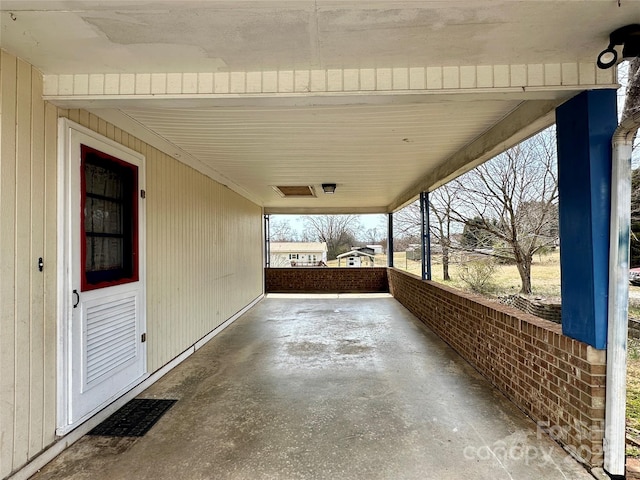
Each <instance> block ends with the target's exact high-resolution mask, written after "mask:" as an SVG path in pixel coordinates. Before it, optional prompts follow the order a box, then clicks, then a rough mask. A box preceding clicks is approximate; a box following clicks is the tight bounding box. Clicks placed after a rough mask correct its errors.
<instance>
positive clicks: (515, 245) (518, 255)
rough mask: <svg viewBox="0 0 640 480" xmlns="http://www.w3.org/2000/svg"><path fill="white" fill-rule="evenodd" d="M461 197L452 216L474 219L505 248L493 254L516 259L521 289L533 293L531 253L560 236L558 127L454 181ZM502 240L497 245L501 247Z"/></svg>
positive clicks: (453, 207)
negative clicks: (558, 218) (558, 230)
mask: <svg viewBox="0 0 640 480" xmlns="http://www.w3.org/2000/svg"><path fill="white" fill-rule="evenodd" d="M454 183H455V185H456V188H457V196H458V198H459V199H460V202H456V203H455V204H454V205H452V209H451V214H450V215H451V218H452V219H453V220H455V221H459V222H461V223H466V222H467V221H469V219H474V226H475V228H480V229H482V230H484V231H486V232H487V233H488V234H489V235H490V236H491V237H492V238H494V239H495V241H496V242H497V243H498V244H500V243H501V244H502V245H503V246H504V247H505V248H503V249H500V248H493V250H492V253H491V255H493V256H495V257H497V258H501V259H505V260H510V261H514V262H515V264H516V266H517V268H518V273H519V274H520V280H521V289H520V291H521V293H526V294H528V293H531V264H532V262H533V255H534V254H535V253H536V252H537V251H538V250H539V249H541V248H542V247H545V246H547V245H550V244H552V243H554V242H555V240H556V235H557V198H558V180H557V159H556V143H555V131H554V129H553V128H550V129H547V130H545V131H543V132H541V133H539V134H538V135H536V136H534V137H532V138H530V139H528V140H526V141H524V142H522V143H520V144H519V145H516V146H515V147H513V148H511V149H509V150H507V151H506V152H504V153H502V154H500V155H498V156H497V157H495V158H494V159H492V160H490V161H488V162H486V163H484V164H483V165H480V166H479V167H477V168H475V169H474V170H472V171H470V172H468V173H466V174H465V175H463V176H462V177H460V178H458V179H457V180H455V181H454ZM499 246H500V245H494V247H499Z"/></svg>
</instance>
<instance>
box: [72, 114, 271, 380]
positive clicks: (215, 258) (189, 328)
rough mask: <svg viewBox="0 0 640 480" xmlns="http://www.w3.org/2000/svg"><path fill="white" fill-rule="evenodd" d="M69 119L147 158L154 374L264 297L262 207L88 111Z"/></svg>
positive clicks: (150, 363)
mask: <svg viewBox="0 0 640 480" xmlns="http://www.w3.org/2000/svg"><path fill="white" fill-rule="evenodd" d="M68 118H69V120H72V121H74V122H77V123H79V124H80V125H83V126H85V127H88V128H90V129H92V130H94V131H96V132H98V133H100V134H101V135H104V136H106V137H107V138H110V139H111V140H114V141H116V142H118V143H121V144H122V145H125V146H127V147H129V148H131V149H132V150H135V151H137V152H140V153H142V154H143V155H144V156H145V157H146V181H147V190H146V199H145V200H143V201H144V202H146V206H147V342H148V345H147V353H148V356H149V361H148V370H149V372H153V371H155V370H157V369H158V368H160V367H162V366H163V365H164V364H166V363H167V362H168V361H169V360H171V359H172V358H174V357H176V356H177V355H178V354H180V353H181V352H183V351H184V350H185V349H186V348H188V347H189V346H191V345H193V344H194V343H195V342H196V341H197V340H198V339H200V338H201V337H203V336H204V335H206V334H207V333H209V332H210V331H211V330H213V329H214V328H215V327H217V326H218V325H220V324H221V323H223V322H224V321H225V320H227V319H228V318H229V317H231V316H233V314H235V313H236V312H238V311H239V310H241V309H242V308H244V307H245V306H246V305H247V304H249V303H250V302H251V301H252V300H254V299H255V298H256V297H258V296H259V295H261V293H262V287H263V283H262V282H263V280H262V278H263V271H262V214H261V208H260V207H259V206H257V205H256V204H254V203H252V202H250V201H249V200H246V199H245V198H243V197H241V196H240V195H238V194H237V193H235V192H233V191H232V190H230V189H228V188H226V187H225V186H223V185H221V184H219V183H218V182H215V181H213V180H211V179H210V178H208V177H206V176H204V175H203V174H201V173H199V172H197V171H196V170H194V169H192V168H191V167H188V166H186V165H183V164H181V163H179V162H178V161H176V160H175V159H174V158H172V157H170V156H169V155H166V154H165V153H163V152H161V151H159V150H157V149H156V148H153V147H151V146H149V145H147V144H146V143H144V142H142V141H140V140H139V139H137V138H135V137H133V136H131V135H129V134H127V133H126V132H124V131H122V130H120V129H119V128H115V127H114V126H113V125H111V124H108V123H107V122H105V121H104V120H102V119H100V118H98V117H97V116H95V115H93V114H89V113H88V112H86V111H85V110H68Z"/></svg>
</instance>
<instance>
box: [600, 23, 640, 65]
mask: <svg viewBox="0 0 640 480" xmlns="http://www.w3.org/2000/svg"><path fill="white" fill-rule="evenodd" d="M616 45H623V47H622V59H623V60H624V59H631V58H634V57H638V56H640V25H638V24H637V23H636V24H631V25H627V26H625V27H620V28H618V29H617V30H614V31H613V32H611V35H609V46H608V47H607V48H605V49H604V50H603V51H602V52H600V54H599V55H598V60H597V61H596V63H597V64H598V68H602V69H603V70H604V69H606V68H611V67H613V66H614V65H615V64H616V62H617V60H618V52H616V50H615V48H614V47H615V46H616Z"/></svg>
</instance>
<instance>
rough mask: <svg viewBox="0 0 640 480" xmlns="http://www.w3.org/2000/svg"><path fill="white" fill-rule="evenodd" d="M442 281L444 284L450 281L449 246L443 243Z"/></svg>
mask: <svg viewBox="0 0 640 480" xmlns="http://www.w3.org/2000/svg"><path fill="white" fill-rule="evenodd" d="M442 279H443V280H444V281H445V282H448V281H449V280H451V277H450V276H449V246H448V245H447V244H446V243H445V242H443V243H442Z"/></svg>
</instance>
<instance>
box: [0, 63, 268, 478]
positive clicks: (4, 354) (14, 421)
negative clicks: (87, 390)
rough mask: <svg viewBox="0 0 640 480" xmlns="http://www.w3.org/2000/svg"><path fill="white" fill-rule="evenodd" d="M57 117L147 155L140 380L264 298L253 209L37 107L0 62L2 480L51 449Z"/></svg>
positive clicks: (14, 69)
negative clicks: (144, 359)
mask: <svg viewBox="0 0 640 480" xmlns="http://www.w3.org/2000/svg"><path fill="white" fill-rule="evenodd" d="M59 116H66V117H68V118H69V119H70V120H72V121H75V122H77V123H79V124H81V125H83V126H85V127H88V128H90V129H92V130H94V131H96V132H98V133H100V134H102V135H104V136H106V137H108V138H110V139H112V140H114V141H116V142H119V143H121V144H123V145H125V146H127V147H129V148H131V149H133V150H136V151H138V152H140V153H142V154H144V155H145V156H146V168H147V170H146V179H147V198H146V200H144V201H145V202H146V205H147V282H148V283H147V302H148V305H147V341H148V350H147V351H148V355H149V358H148V371H149V372H153V371H155V370H157V369H159V368H160V367H162V366H163V365H165V364H166V363H167V362H168V361H170V360H171V359H172V358H174V357H175V356H177V355H178V354H179V353H181V352H182V351H184V350H185V349H187V348H188V347H189V346H191V345H192V344H194V343H195V342H196V341H197V340H199V339H200V338H201V337H203V336H204V335H206V334H207V333H208V332H210V331H211V330H213V329H214V328H215V327H217V326H218V325H220V324H221V323H223V322H224V321H225V320H227V319H228V318H229V317H231V316H233V314H235V313H236V312H238V311H239V310H241V309H242V308H243V307H245V306H246V305H247V304H249V303H250V302H251V301H252V300H254V299H255V298H256V297H258V296H259V295H260V294H261V293H262V275H263V272H262V215H261V208H260V207H259V206H257V205H255V204H254V203H252V202H250V201H249V200H246V199H245V198H243V197H241V196H240V195H238V194H236V193H235V192H233V191H231V190H230V189H228V188H226V187H225V186H223V185H221V184H219V183H217V182H215V181H213V180H211V179H210V178H208V177H206V176H204V175H202V174H201V173H198V172H196V171H195V170H193V169H192V168H190V167H188V166H185V165H183V164H181V163H178V162H177V161H176V160H175V159H173V158H171V157H169V156H168V155H166V154H164V153H163V152H161V151H159V150H157V149H155V148H153V147H150V146H148V145H147V144H145V143H144V142H142V141H140V140H138V139H137V138H134V137H133V136H131V135H129V134H127V133H126V132H123V131H122V130H120V129H118V128H116V127H114V126H113V125H111V124H108V123H107V122H105V121H104V120H101V119H99V118H98V117H96V116H95V115H91V114H89V113H88V112H86V111H83V110H68V111H66V110H59V109H57V108H56V107H54V106H53V105H51V104H49V103H47V102H44V101H43V100H42V76H41V75H40V73H39V72H37V71H36V70H34V69H33V68H32V67H31V66H30V65H29V64H28V63H25V62H23V61H21V60H19V59H16V58H15V57H13V56H12V55H9V54H7V53H5V52H2V53H1V57H0V133H1V142H0V149H1V150H0V478H4V477H6V476H7V475H9V474H10V473H11V472H12V471H15V470H17V469H19V468H20V467H21V466H23V465H24V464H25V463H27V462H28V461H29V460H30V459H32V458H33V457H34V456H36V455H37V454H38V453H40V452H41V451H42V450H43V449H44V448H46V447H47V446H48V445H50V444H51V443H52V442H53V441H54V440H55V436H54V435H55V426H56V418H55V415H56V358H57V357H56V341H57V332H56V321H57V320H56V309H57V305H56V295H57V285H56V275H57V268H58V266H57V265H56V249H57V244H56V239H57V220H56V214H57V212H56V198H57V191H56V187H57V118H58V117H59ZM39 257H43V259H44V271H43V272H40V271H39V270H38V265H37V261H38V258H39Z"/></svg>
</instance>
